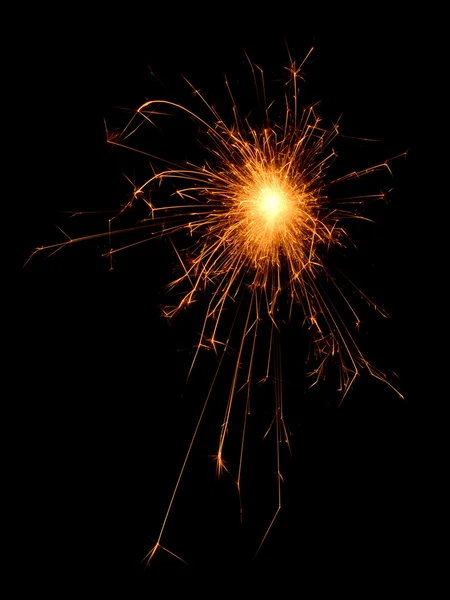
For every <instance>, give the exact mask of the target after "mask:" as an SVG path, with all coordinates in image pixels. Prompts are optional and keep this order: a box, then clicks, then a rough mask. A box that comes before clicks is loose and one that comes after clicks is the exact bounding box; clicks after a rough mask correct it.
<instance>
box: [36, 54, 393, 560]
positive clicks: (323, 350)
mask: <svg viewBox="0 0 450 600" xmlns="http://www.w3.org/2000/svg"><path fill="white" fill-rule="evenodd" d="M311 51H312V49H311V50H310V52H309V53H308V55H307V56H306V57H305V59H304V60H303V62H302V63H301V64H300V65H297V64H296V62H295V61H294V60H292V58H291V56H290V55H289V67H288V68H287V71H288V78H287V82H286V85H285V93H284V96H283V97H282V106H283V108H282V114H283V116H282V119H281V120H277V121H276V122H274V121H273V120H272V117H271V114H272V111H273V110H274V108H275V107H273V106H272V105H271V104H269V103H268V102H267V100H266V99H265V95H266V89H265V84H264V73H263V71H262V69H261V68H259V67H258V66H256V65H255V64H253V63H252V62H251V61H250V60H249V59H248V63H249V66H250V69H251V72H252V75H253V78H254V83H255V88H256V90H257V91H258V93H259V95H260V97H262V98H264V100H262V104H263V109H264V118H263V123H262V124H259V125H258V126H256V125H255V124H253V123H252V121H251V119H250V117H243V116H242V115H241V114H240V112H239V111H238V108H237V106H236V103H235V101H234V98H233V93H232V89H231V86H230V85H229V84H228V82H227V81H226V82H225V85H226V88H227V90H228V93H229V95H230V98H231V103H232V110H233V119H232V122H231V124H230V125H227V124H226V122H225V121H224V120H223V119H222V117H221V116H220V114H219V112H218V111H217V110H216V109H215V108H214V107H213V106H212V105H211V104H210V103H209V102H208V101H207V100H206V99H205V97H204V96H203V94H202V93H201V92H199V91H198V90H196V89H195V88H194V87H193V86H192V84H191V83H189V82H187V84H188V85H189V86H190V87H191V89H192V91H193V92H194V93H195V95H196V96H197V97H198V99H199V101H200V103H201V104H202V105H203V107H204V109H205V111H206V113H207V117H205V118H203V117H201V116H199V115H198V114H196V113H194V112H192V111H191V110H189V109H188V108H186V107H184V106H183V105H181V104H177V103H175V102H170V101H168V100H150V101H147V102H145V103H144V104H142V106H140V107H139V108H138V109H137V110H136V111H135V113H134V114H133V116H132V118H131V119H130V121H129V122H128V123H127V125H126V126H125V128H124V129H123V130H122V131H121V132H120V133H118V134H114V135H112V134H110V133H109V132H108V142H109V143H110V144H112V145H115V146H121V147H125V148H128V149H131V150H135V151H137V152H140V153H141V154H144V155H146V156H147V157H149V158H150V159H151V163H152V169H153V170H152V175H151V176H150V177H149V178H148V179H147V180H146V181H145V182H144V183H142V184H140V185H139V186H137V185H135V184H133V193H132V194H131V197H130V199H129V201H128V202H127V203H126V204H125V206H123V207H122V209H121V210H120V211H118V213H117V214H116V215H115V216H114V217H113V218H111V219H110V220H109V227H108V232H106V233H99V234H95V235H91V236H84V237H81V238H77V239H71V238H69V237H68V236H67V238H68V239H66V240H65V241H63V242H61V243H59V244H54V245H50V246H46V247H42V248H38V249H36V251H35V252H37V251H38V250H44V249H46V250H50V251H52V252H55V251H57V250H60V249H61V248H63V247H65V246H67V245H69V244H72V243H74V242H79V241H83V240H88V239H93V238H97V237H101V236H105V235H107V236H108V237H109V240H110V248H109V251H108V252H107V254H106V256H108V257H109V258H110V260H111V267H112V258H113V255H115V254H116V253H117V252H118V251H120V250H124V249H125V248H129V247H130V245H131V246H133V245H135V244H140V243H142V241H147V240H148V239H154V238H155V237H167V238H169V239H171V236H173V234H176V233H178V232H184V233H186V234H188V235H189V237H190V238H192V240H193V241H192V243H191V246H190V248H189V249H188V250H185V251H181V250H179V249H177V248H176V247H175V245H174V249H175V252H176V254H177V257H178V259H179V261H180V265H181V267H182V274H181V275H180V276H179V277H178V278H177V279H175V280H174V281H173V282H172V283H171V284H170V286H169V288H170V289H171V288H175V287H183V286H187V291H186V292H185V293H184V295H183V296H182V298H181V300H180V302H179V303H178V305H177V306H175V307H171V308H166V309H164V314H165V315H166V316H167V317H169V318H171V317H173V316H174V315H175V314H177V313H178V312H179V311H180V310H182V309H184V308H186V307H188V306H189V305H190V304H192V303H193V302H195V301H196V298H197V296H198V293H199V292H200V291H203V290H207V291H208V293H209V302H208V305H207V308H206V313H205V315H204V319H203V326H202V329H201V332H200V337H199V340H198V344H197V346H196V349H195V353H194V357H193V360H192V364H191V367H190V371H189V374H190V373H191V371H192V368H193V367H194V364H195V363H196V361H197V358H198V355H199V352H200V349H202V348H210V349H213V350H214V351H215V353H216V354H217V357H218V367H217V371H216V373H215V375H214V376H213V378H212V383H211V386H210V388H209V392H208V394H207V396H206V399H205V402H204V404H203V408H202V410H201V413H200V416H199V419H198V422H197V425H196V427H195V431H194V433H193V436H192V439H191V442H190V444H189V447H188V450H187V453H186V455H185V458H184V461H183V464H182V468H181V471H180V473H179V475H178V478H177V481H176V484H175V487H174V490H173V493H172V496H171V498H170V502H169V505H168V508H167V512H166V514H165V517H164V519H163V523H162V525H161V529H160V532H159V535H158V537H157V540H156V542H155V544H154V546H153V548H152V549H151V550H150V552H149V553H148V554H147V556H146V557H145V560H146V563H147V564H148V563H150V561H151V560H152V559H153V557H154V555H155V553H156V552H157V551H158V550H160V549H162V550H165V551H167V552H169V553H170V554H172V555H174V556H176V557H177V558H179V559H180V560H183V559H182V558H181V557H179V556H178V555H176V554H175V553H173V552H172V551H171V550H169V549H168V548H166V547H165V546H163V545H162V539H163V534H164V530H165V527H166V523H167V520H168V517H169V514H170V511H171V509H172V506H173V502H174V499H175V496H176V494H177V490H178V488H179V485H180V481H181V478H182V476H183V473H184V471H185V466H186V463H187V461H188V458H189V456H190V453H191V450H192V447H193V445H194V442H195V439H196V435H197V432H198V430H199V428H200V425H201V422H202V418H203V416H204V413H205V411H206V408H207V405H208V402H209V399H210V398H211V396H212V394H213V390H214V385H215V383H216V382H217V377H218V374H219V371H220V369H221V367H222V366H223V361H224V357H225V355H226V353H227V351H228V350H229V349H230V346H231V340H232V339H237V340H238V345H237V357H236V361H235V364H234V369H233V372H232V375H231V378H230V386H229V391H228V397H227V401H226V405H225V407H224V416H223V420H222V423H221V426H220V432H219V436H218V437H219V440H218V446H217V450H216V454H215V460H216V470H217V475H218V476H220V475H222V474H223V472H224V471H226V472H228V473H230V474H231V467H230V468H229V467H228V466H226V463H225V459H224V455H225V446H226V440H227V434H228V432H229V426H230V418H231V415H232V413H233V411H234V410H235V399H236V396H237V393H238V392H239V391H241V390H245V392H246V400H245V407H244V410H243V411H242V427H241V436H240V442H239V447H240V449H239V461H238V465H237V468H236V470H235V473H234V475H233V478H234V480H235V483H236V487H237V490H238V494H239V498H241V485H242V466H243V461H244V454H245V452H244V449H245V438H246V431H247V428H248V416H249V414H250V406H251V395H250V389H251V382H252V378H253V375H254V370H255V369H254V367H255V364H254V363H255V352H256V348H257V346H259V345H260V344H261V340H260V337H258V335H259V334H260V332H261V322H263V321H268V322H269V324H270V327H269V337H268V339H267V340H266V344H267V362H266V366H265V372H264V375H263V380H266V379H269V378H272V379H273V381H274V382H275V388H274V389H275V394H274V406H275V409H274V416H273V421H272V425H271V426H270V428H269V431H268V432H267V434H269V432H274V437H275V453H276V465H277V467H276V476H277V506H276V508H275V511H274V514H273V515H272V518H271V520H270V522H269V525H268V527H267V528H266V531H265V533H264V535H263V537H262V540H261V543H260V545H259V547H258V549H257V552H258V551H259V549H260V548H261V546H262V544H263V543H264V541H265V540H266V538H267V535H268V534H269V532H270V530H271V528H272V526H273V524H274V522H275V520H276V517H277V515H278V513H279V511H280V509H281V481H282V473H281V457H280V447H281V445H282V444H287V446H288V447H289V431H288V428H287V425H286V422H285V418H284V414H283V396H282V386H281V363H280V357H279V347H278V346H279V340H278V334H279V331H280V328H281V327H282V324H281V322H280V319H279V307H280V302H281V298H285V299H287V303H288V306H289V316H290V315H291V313H292V311H293V310H294V308H295V309H298V310H300V311H301V313H302V314H303V318H304V324H305V326H306V327H307V328H308V329H309V331H310V334H311V348H312V352H311V358H312V360H313V364H314V366H313V368H312V369H311V373H310V375H311V376H312V377H313V380H312V385H315V384H316V383H317V382H318V381H319V380H320V379H321V378H323V377H324V376H325V371H326V368H327V365H328V364H329V363H330V362H331V361H332V362H334V363H336V364H337V368H338V372H339V381H340V384H339V389H340V392H341V402H342V401H343V400H344V398H345V397H346V395H347V394H348V392H349V390H350V388H351V387H352V385H353V383H354V381H355V379H356V378H357V377H358V375H359V374H360V373H361V372H362V371H364V370H366V371H367V372H368V373H370V375H371V376H373V377H375V378H376V379H379V380H381V381H383V382H384V383H386V384H387V385H388V386H390V387H391V388H393V389H394V390H395V392H396V393H397V394H398V395H399V396H400V397H402V396H401V394H400V392H398V391H397V390H396V388H395V387H394V386H393V384H392V383H391V382H390V381H389V380H388V379H387V377H386V375H385V374H384V373H382V372H381V371H379V370H378V369H377V368H375V367H374V366H372V365H371V364H370V363H369V361H368V360H367V359H366V357H365V356H364V355H363V353H362V352H361V350H360V349H359V347H358V345H357V342H356V340H355V336H354V334H353V327H352V323H353V325H354V328H355V329H357V327H358V324H359V322H360V321H359V317H358V315H357V313H356V311H355V309H354V307H353V306H352V304H351V303H350V301H349V300H348V299H347V297H346V296H345V295H344V292H343V291H342V289H341V285H340V284H339V283H338V281H337V280H336V276H335V275H334V274H332V273H330V272H329V270H328V267H327V265H326V255H327V252H328V251H329V249H330V248H332V247H339V246H344V245H345V244H346V242H347V241H348V239H349V238H348V236H347V233H346V231H345V229H344V226H343V223H344V222H345V221H346V220H348V219H365V217H363V216H361V215H360V214H358V210H357V209H358V208H359V207H360V205H361V204H362V203H364V201H365V198H368V197H371V198H374V197H375V198H383V197H384V194H377V195H372V196H366V197H362V196H358V197H352V198H345V199H343V200H342V199H341V201H336V200H333V199H332V197H330V195H329V190H330V189H331V188H332V187H334V186H335V185H337V184H339V183H343V182H346V181H348V180H351V179H354V178H357V177H361V176H363V175H367V174H369V173H373V172H376V171H380V170H387V171H389V172H390V163H391V161H392V160H394V159H390V160H387V161H384V162H383V163H381V164H377V165H375V166H371V167H369V168H367V169H365V170H362V171H358V172H351V173H348V174H346V175H344V176H342V177H339V178H338V179H333V180H332V181H328V180H327V170H328V168H329V166H330V165H331V163H332V162H333V161H334V159H335V158H336V154H335V152H334V150H333V149H332V146H331V144H332V142H333V141H334V140H335V138H336V137H337V136H338V135H339V128H338V123H336V124H334V125H333V126H332V127H330V128H325V127H323V126H322V124H321V119H320V117H319V116H318V114H317V106H315V105H312V106H308V107H306V108H300V105H299V104H298V93H299V85H300V82H301V81H302V69H303V66H304V63H305V61H306V60H307V58H308V57H309V55H310V53H311ZM176 112H179V113H181V114H183V115H185V116H186V117H188V118H189V119H192V120H193V121H194V122H195V123H197V125H198V126H199V128H200V129H201V130H202V131H203V134H204V135H205V137H206V139H207V143H206V150H207V152H208V153H209V158H208V160H207V162H204V163H203V164H201V165H197V164H192V163H185V164H182V165H174V164H172V163H168V162H165V161H163V160H162V159H160V158H158V157H155V156H153V155H152V154H150V153H148V152H147V151H143V150H139V149H137V148H136V147H133V142H132V141H131V140H132V139H133V136H135V135H136V134H137V132H138V131H140V130H142V128H143V127H144V126H150V127H152V128H153V127H154V126H155V122H156V120H157V119H158V117H159V116H160V115H163V114H174V113H176ZM394 158H397V157H394ZM156 164H163V167H162V168H161V167H160V168H158V169H157V170H156V168H155V165H156ZM169 182H172V183H173V184H174V185H175V193H173V194H172V195H171V201H170V202H169V203H168V204H166V205H164V206H158V205H157V204H155V203H154V201H153V200H152V192H154V191H155V190H156V188H160V187H161V186H164V185H166V184H168V183H169ZM174 199H175V200H176V201H174ZM137 202H145V204H146V205H147V207H148V210H149V214H148V217H147V218H146V219H144V221H143V222H141V223H140V224H139V225H138V226H137V227H135V228H134V227H133V228H132V229H131V230H133V231H136V230H138V229H143V230H148V231H149V235H148V236H146V237H145V239H144V240H139V241H137V242H133V243H131V244H128V245H126V246H122V247H120V248H116V249H113V247H112V243H111V239H112V236H113V235H117V234H119V233H123V232H127V231H130V229H128V228H127V229H117V228H115V223H116V222H117V221H116V220H117V219H118V217H119V216H120V215H122V214H123V213H124V212H125V211H127V210H128V209H129V208H130V207H132V206H134V205H135V204H136V203H137ZM355 289H357V288H355ZM358 292H359V294H360V295H361V296H362V297H363V298H364V299H365V300H366V301H367V302H368V303H369V304H372V305H373V306H374V307H375V308H376V309H377V310H379V312H380V313H381V314H382V315H383V316H387V315H386V313H384V312H383V311H382V310H381V309H380V308H379V307H377V306H375V305H374V304H373V302H372V301H371V300H370V299H369V298H368V297H367V296H365V295H364V294H363V293H362V292H361V291H360V290H358ZM230 307H232V308H233V311H234V312H233V315H234V317H233V318H234V320H233V324H232V325H231V327H228V333H227V334H226V335H225V336H224V335H222V328H223V325H224V321H226V320H225V319H224V315H225V312H226V310H227V309H228V308H230ZM240 319H241V321H242V322H241V325H240V327H241V328H240V330H239V323H240ZM267 434H266V435H267ZM241 518H242V504H241Z"/></svg>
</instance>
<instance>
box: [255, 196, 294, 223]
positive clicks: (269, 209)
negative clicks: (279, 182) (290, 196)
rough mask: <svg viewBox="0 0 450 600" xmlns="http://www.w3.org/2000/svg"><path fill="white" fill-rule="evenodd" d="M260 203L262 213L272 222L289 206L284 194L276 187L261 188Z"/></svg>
mask: <svg viewBox="0 0 450 600" xmlns="http://www.w3.org/2000/svg"><path fill="white" fill-rule="evenodd" d="M258 204H259V209H260V211H261V213H262V214H263V215H264V217H265V218H266V219H267V221H269V222H270V223H273V222H274V221H275V220H276V219H277V217H278V216H279V215H280V214H281V213H283V212H285V211H286V208H287V206H286V198H285V196H284V194H283V193H282V192H281V190H277V189H275V188H265V189H263V190H261V193H260V195H259V199H258Z"/></svg>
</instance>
